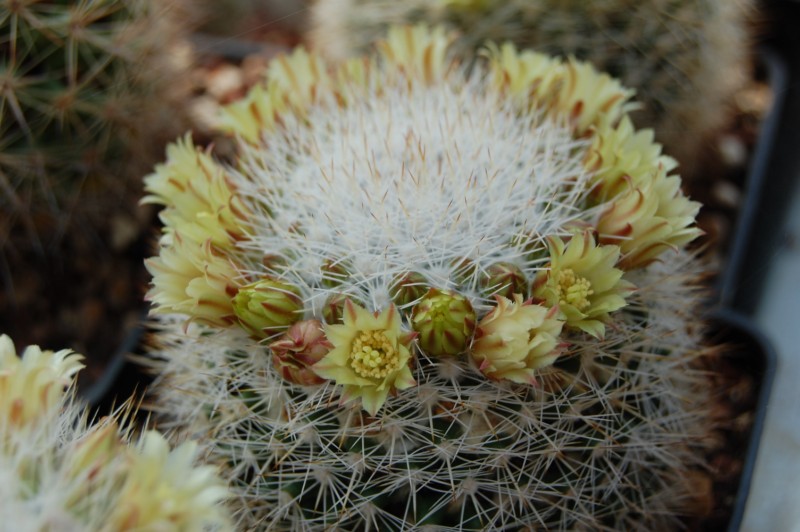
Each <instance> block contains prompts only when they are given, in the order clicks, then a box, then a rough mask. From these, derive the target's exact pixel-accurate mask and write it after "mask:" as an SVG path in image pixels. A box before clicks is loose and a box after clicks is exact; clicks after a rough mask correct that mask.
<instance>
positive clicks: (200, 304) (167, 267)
mask: <svg viewBox="0 0 800 532" xmlns="http://www.w3.org/2000/svg"><path fill="white" fill-rule="evenodd" d="M145 265H146V267H147V270H148V271H149V272H150V274H151V275H152V276H153V286H152V288H151V289H150V291H149V292H148V293H147V299H148V300H150V301H151V302H152V303H153V305H154V307H153V313H154V314H169V313H176V314H185V315H187V316H190V317H191V318H192V319H193V320H197V321H200V322H204V323H209V324H212V325H216V326H218V327H227V326H229V325H231V324H233V323H235V322H236V318H235V316H234V311H233V304H232V302H231V298H232V297H233V296H234V295H236V291H237V286H236V283H235V282H234V279H235V278H236V277H237V276H238V272H237V270H236V267H235V266H234V265H233V263H232V262H231V261H230V260H229V259H228V258H227V257H226V256H225V255H224V254H222V253H220V252H219V251H218V250H216V249H215V248H214V246H213V245H212V243H211V241H210V240H206V241H205V242H195V241H194V240H191V239H184V238H183V237H182V236H181V234H180V233H175V234H174V235H172V244H171V245H166V246H162V247H161V252H160V254H159V256H158V257H153V258H150V259H148V260H147V261H145Z"/></svg>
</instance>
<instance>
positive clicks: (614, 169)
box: [146, 26, 700, 530]
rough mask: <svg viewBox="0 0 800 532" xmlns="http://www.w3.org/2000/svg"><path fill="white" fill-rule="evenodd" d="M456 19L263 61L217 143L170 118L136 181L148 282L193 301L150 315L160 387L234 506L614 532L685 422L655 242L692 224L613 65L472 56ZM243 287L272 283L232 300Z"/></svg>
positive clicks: (666, 489)
mask: <svg viewBox="0 0 800 532" xmlns="http://www.w3.org/2000/svg"><path fill="white" fill-rule="evenodd" d="M451 42H452V41H451V39H450V38H449V37H448V36H447V35H446V34H445V33H444V31H443V30H441V29H433V30H431V29H428V28H426V27H422V26H418V27H398V28H394V29H392V30H391V31H390V33H389V36H388V38H387V40H386V41H385V42H383V43H382V44H381V46H380V52H379V54H378V56H377V57H374V58H368V59H363V60H352V61H349V62H347V63H345V64H343V65H341V66H340V67H337V68H329V67H328V66H327V65H326V64H325V63H324V62H323V61H322V60H321V59H320V58H319V57H318V56H317V55H315V54H309V53H307V52H305V51H304V50H298V51H295V52H294V53H293V54H291V55H290V56H286V57H282V58H279V59H277V60H276V61H275V62H274V63H273V64H272V65H271V68H270V70H269V73H268V78H267V80H266V82H265V83H264V84H263V85H261V86H258V87H256V88H255V89H253V91H252V92H251V93H250V94H249V95H248V96H247V97H246V98H245V99H244V100H243V101H241V102H238V103H235V104H233V105H231V106H230V107H229V108H227V110H226V123H227V125H228V127H229V129H230V131H231V133H232V134H234V135H235V137H236V140H237V144H238V146H239V148H240V153H239V160H238V162H237V164H236V165H235V166H224V165H222V164H220V163H217V162H215V161H213V159H211V158H209V157H208V155H207V154H206V153H203V152H202V151H200V150H198V149H197V148H195V147H194V146H192V145H191V143H190V142H189V141H188V140H186V141H183V142H181V143H179V144H177V145H175V146H173V148H172V149H171V152H170V156H169V158H168V161H167V162H166V163H165V164H164V165H161V166H159V167H157V169H156V172H155V173H153V174H152V175H151V176H149V177H148V179H147V185H146V186H147V189H148V191H149V192H150V196H148V197H147V199H146V201H151V202H157V203H161V204H163V205H165V210H164V211H163V215H162V219H163V220H164V221H165V228H164V235H163V238H162V241H161V253H160V255H159V256H158V257H155V258H153V259H151V260H150V261H149V262H148V266H149V268H150V270H151V272H152V273H153V276H154V279H153V288H152V289H151V291H150V294H149V297H150V298H151V300H152V301H153V302H154V303H155V308H154V312H155V313H157V314H165V315H168V314H183V315H185V316H186V317H188V319H189V321H190V322H191V323H190V324H188V325H184V328H183V329H181V328H179V327H178V328H176V327H174V326H173V325H174V324H177V323H178V322H177V321H175V320H174V319H172V318H165V330H164V331H163V333H162V334H161V335H160V340H161V346H160V348H159V349H158V350H157V354H158V356H160V357H162V358H163V359H164V360H165V367H164V376H163V377H162V378H163V379H164V380H165V386H163V387H162V388H161V391H160V392H159V393H160V395H161V397H162V400H163V401H164V403H163V404H164V405H165V408H166V409H168V410H169V411H170V412H172V413H174V414H175V418H174V420H173V423H174V424H175V427H176V428H180V429H182V430H186V431H189V432H190V433H193V434H202V435H203V436H204V438H205V443H206V444H207V445H208V450H209V452H210V453H211V454H212V455H215V456H218V457H221V458H224V460H226V461H227V462H228V463H229V465H230V467H231V474H232V478H233V481H232V482H233V486H234V489H235V490H236V491H237V492H238V493H239V494H240V496H241V501H240V503H241V504H240V506H238V507H237V508H236V511H237V513H238V515H239V517H240V518H241V519H242V521H243V523H245V524H246V525H247V526H262V527H263V526H271V527H273V528H275V529H292V530H300V529H305V528H311V529H324V528H326V527H327V528H330V527H334V528H339V529H361V528H365V527H366V528H371V527H388V528H389V529H391V530H395V529H398V530H399V529H405V528H408V527H409V526H423V525H430V526H433V527H441V529H443V530H451V529H459V530H462V529H463V530H472V529H484V528H486V527H488V528H496V529H502V528H505V527H512V528H513V527H522V526H543V527H548V526H561V527H562V528H571V527H574V526H576V525H578V524H581V525H586V526H589V527H591V526H593V525H594V526H597V527H614V526H622V525H623V524H625V523H627V522H629V521H630V520H631V519H633V518H634V517H632V512H636V510H632V509H633V508H639V509H641V511H640V512H637V513H641V515H643V516H645V517H644V519H645V520H647V519H654V518H656V517H659V518H660V517H663V515H662V514H666V513H667V512H668V511H670V510H672V509H674V507H675V506H676V505H678V504H679V502H680V500H681V497H682V496H683V495H684V494H685V492H684V491H682V489H683V488H681V485H680V483H679V482H677V480H676V479H677V477H679V473H680V470H681V467H680V466H679V465H678V463H679V462H680V460H681V459H683V458H685V457H687V456H689V450H688V447H687V446H686V445H674V447H669V445H673V444H675V443H678V442H681V443H684V444H685V442H686V440H687V438H688V437H689V436H690V435H692V434H694V431H695V429H696V427H695V426H694V425H693V423H694V421H696V420H695V418H694V417H692V416H691V415H687V416H685V418H684V417H682V416H683V414H684V408H685V407H686V404H685V403H682V402H681V401H680V400H677V399H676V400H673V398H674V397H675V396H680V397H682V398H683V397H684V394H687V393H694V392H696V389H695V388H696V387H697V385H698V381H699V379H698V376H697V375H696V374H695V373H694V372H693V371H691V369H690V368H689V366H688V363H689V361H690V359H691V358H692V357H693V356H696V353H695V352H694V351H692V350H687V349H686V345H684V344H683V343H680V345H677V344H675V343H673V342H671V341H668V340H664V339H663V335H664V331H665V328H664V326H663V325H662V324H661V318H662V317H664V316H672V315H675V314H678V315H680V316H683V314H681V312H680V311H679V310H678V309H679V308H680V306H679V305H674V306H671V305H670V303H669V302H670V301H673V300H672V299H668V300H667V301H666V302H659V303H656V302H655V300H653V301H651V298H652V297H653V295H652V294H653V291H659V290H663V289H664V288H665V287H666V286H667V285H669V284H670V283H667V282H666V281H665V280H666V279H667V278H671V277H672V278H674V279H676V281H675V282H674V283H672V285H677V287H676V286H672V285H670V287H671V288H672V289H673V291H674V293H675V294H679V293H686V292H690V291H691V289H690V287H688V286H684V285H685V284H686V280H685V278H684V277H683V276H682V275H681V274H677V273H675V271H670V270H664V269H663V268H662V266H661V265H660V264H659V263H657V262H656V259H657V258H658V257H659V255H661V254H662V253H664V252H673V253H674V251H673V250H676V249H678V248H679V247H680V246H682V245H684V244H685V243H687V242H688V241H690V240H692V239H693V238H694V237H696V236H697V235H698V230H697V229H696V228H695V227H694V222H693V220H694V215H695V214H696V211H697V208H698V205H697V204H696V203H694V202H691V201H689V200H688V199H687V198H686V197H684V196H683V194H682V193H681V192H680V191H679V190H678V189H676V188H673V187H672V184H673V183H674V182H676V181H678V182H679V178H678V177H676V176H673V175H669V172H670V171H671V170H672V169H673V168H674V164H673V163H672V160H671V159H669V158H668V157H666V156H663V155H661V152H660V146H658V145H656V144H653V143H652V139H651V138H649V139H646V140H649V143H642V142H636V143H634V142H629V140H630V138H631V136H635V135H636V134H637V133H636V132H635V131H633V130H632V129H630V127H629V126H630V124H629V121H627V118H626V117H627V115H626V113H627V110H628V109H629V108H630V103H629V98H630V95H631V93H630V91H628V90H627V89H625V88H623V87H622V86H621V85H619V83H617V82H616V81H615V80H613V79H612V78H610V77H608V76H606V75H603V74H599V73H597V72H596V71H595V70H594V69H592V68H591V67H590V66H588V65H586V64H583V63H580V62H577V61H574V60H570V61H567V62H562V61H559V60H556V59H551V58H549V57H547V56H544V55H541V54H537V53H533V52H527V51H526V52H518V51H517V50H516V49H515V48H514V47H513V46H511V45H503V46H500V47H493V48H490V49H489V50H488V51H487V61H486V64H485V65H483V66H481V67H480V68H478V69H474V70H472V71H470V72H469V73H468V72H467V71H466V70H465V69H464V68H463V67H461V66H460V65H459V63H458V62H457V61H454V60H452V59H449V56H448V50H449V46H450V44H451ZM636 138H637V140H641V139H640V137H636ZM642 144H645V145H644V146H642ZM607 151H610V152H612V153H613V154H615V155H616V157H606V156H604V154H605V153H606V152H607ZM640 152H643V153H644V155H641V154H640ZM643 167H646V168H644V169H643ZM621 175H623V176H624V179H623V178H620V176H621ZM609 176H610V177H609ZM618 179H623V181H624V182H625V186H617V181H616V180H618ZM640 197H641V198H644V200H645V201H643V202H640V204H639V205H637V206H634V207H632V208H630V209H627V211H626V214H623V210H624V209H623V206H627V205H628V203H626V202H630V201H632V200H631V198H640ZM209 224H212V225H214V227H215V230H214V231H209V232H205V233H204V231H201V230H199V228H200V227H205V226H208V225H209ZM601 225H602V226H603V227H607V228H608V229H609V230H608V231H601V230H599V229H598V228H599V227H600V226H601ZM654 228H657V230H656V229H654ZM204 234H205V235H207V236H204ZM276 257H277V258H278V260H276ZM680 257H682V256H681V255H677V254H676V255H675V256H674V257H672V259H671V260H670V263H671V264H672V265H673V267H676V266H682V267H684V269H686V270H691V267H690V266H689V267H687V266H686V264H691V263H690V262H687V259H686V258H685V257H684V258H680ZM677 271H680V270H677ZM623 276H625V277H626V278H625V279H623ZM253 283H267V284H268V285H269V286H271V287H275V286H280V287H282V289H281V290H273V289H271V290H270V292H269V297H268V298H267V297H260V298H258V299H254V298H252V297H250V296H248V298H247V301H248V305H247V308H246V312H244V311H243V310H242V305H241V303H240V300H241V298H240V297H238V294H239V293H242V291H250V290H252V287H253V286H256V285H254V284H253ZM681 283H684V285H682V284H681ZM420 286H422V287H423V289H418V288H419V287H420ZM634 286H636V287H638V289H639V290H638V292H634V291H633V287H634ZM288 287H291V288H288ZM509 287H511V292H510V293H509V292H508V290H509ZM519 291H522V292H524V293H519ZM248 293H249V292H248ZM506 296H511V297H510V298H509V297H506ZM237 297H238V299H237ZM298 299H300V300H302V308H299V307H297V306H296V303H297V300H298ZM512 299H513V301H512ZM254 302H260V303H262V305H261V306H260V307H259V305H256V304H253V303H254ZM626 305H628V306H629V307H630V309H629V308H628V307H627V306H626ZM561 307H563V308H561ZM288 309H291V313H287V312H286V311H287V310H288ZM276 312H277V313H279V314H280V315H281V316H290V315H294V316H295V317H294V321H295V322H296V323H302V326H298V327H295V326H291V327H290V326H289V324H288V323H277V321H276V320H274V319H273V317H274V316H275V314H276ZM667 321H669V322H670V323H674V322H675V321H676V319H672V320H667ZM267 322H268V323H269V324H270V325H269V326H268V327H265V326H262V325H263V324H264V323H267ZM323 322H324V323H323ZM677 322H678V327H682V325H681V323H682V322H681V319H680V318H678V319H677ZM317 323H319V325H317V326H316V327H317V329H316V330H313V329H312V330H310V329H309V327H313V326H314V325H312V324H317ZM254 324H258V325H257V326H253V325H254ZM287 328H289V329H288V331H287ZM320 330H321V331H322V332H323V333H324V335H325V338H326V339H327V343H320V341H319V340H318V338H319V332H320ZM259 331H260V333H259ZM284 331H285V334H283V335H282V333H283V332H284ZM681 334H683V336H681V335H678V336H679V338H680V342H688V344H689V345H692V340H691V339H688V340H687V337H686V334H688V333H686V331H682V333H681ZM509 335H510V336H509ZM267 345H273V346H275V347H276V350H275V351H274V352H273V356H272V357H270V356H269V355H268V354H267V352H268V349H269V348H268V347H266V346H267ZM286 346H295V350H294V351H293V352H292V354H291V359H289V358H287V357H288V354H287V352H286ZM321 349H328V350H329V351H328V352H327V354H325V355H324V356H321V357H320V354H321V351H320V350H321ZM304 350H307V351H304ZM667 354H669V355H671V357H670V359H671V362H669V364H667V365H668V366H669V368H670V370H669V371H667V370H666V368H665V367H663V366H664V364H663V363H662V362H663V360H665V359H666V358H667V357H666V355H667ZM273 360H274V361H275V362H274V365H273V363H272V361H273ZM303 360H309V363H308V365H307V366H306V368H305V369H306V370H310V371H311V372H314V373H316V375H317V376H318V377H320V378H321V379H328V380H327V382H323V383H322V384H318V383H317V381H316V380H315V379H312V378H310V377H309V374H308V372H307V371H306V372H305V373H303V372H301V371H300V370H301V369H302V368H298V364H301V363H302V361H303ZM287 364H291V368H290V369H287V368H288V366H287ZM652 379H655V380H656V381H657V382H658V383H659V385H657V386H655V387H651V386H648V385H646V384H645V383H646V382H649V381H650V380H652ZM172 382H175V383H177V382H180V385H179V386H173V385H172V384H170V383H172ZM178 389H180V391H178ZM665 389H669V390H670V392H669V393H668V394H666V395H667V396H668V397H669V399H666V400H663V399H661V398H662V397H663V396H664V393H662V392H664V390H665ZM697 397H700V396H699V395H698V396H697ZM203 398H205V399H203ZM656 398H659V399H656ZM632 404H635V405H636V406H631V407H630V408H632V409H633V410H632V411H628V407H629V406H630V405H632ZM676 418H680V421H678V420H677V419H676ZM667 420H669V421H667ZM643 442H647V445H648V448H647V449H646V450H641V449H640V447H641V445H643ZM615 445H620V447H619V448H616V447H615ZM668 449H669V451H668ZM640 451H641V453H642V454H641V456H639V457H636V456H638V455H636V453H638V452H640ZM635 455H636V456H635ZM650 460H653V461H654V462H656V463H657V464H658V465H657V466H654V467H649V466H648V465H647V464H649V463H650V462H649V461H650ZM602 461H608V462H609V463H613V464H614V467H612V468H609V470H606V469H605V468H601V467H600V466H599V465H598V464H599V463H600V462H602ZM651 465H652V464H651ZM620 468H622V469H624V470H625V471H622V470H621V469H620ZM623 474H624V475H626V476H627V477H629V479H630V482H628V481H626V482H619V480H617V481H613V480H612V479H613V478H615V477H614V476H615V475H623ZM617 478H618V477H617ZM673 480H674V482H673ZM645 485H646V486H647V487H648V489H652V490H653V493H654V496H653V500H650V499H649V498H648V499H647V500H646V501H640V500H638V498H639V496H640V495H641V494H640V493H639V491H637V489H638V488H632V486H639V487H642V486H645ZM633 501H636V504H635V505H634V504H633ZM628 505H631V506H630V508H629V507H628Z"/></svg>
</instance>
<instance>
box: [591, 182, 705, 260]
mask: <svg viewBox="0 0 800 532" xmlns="http://www.w3.org/2000/svg"><path fill="white" fill-rule="evenodd" d="M680 184H681V181H680V178H679V177H678V176H667V175H665V169H663V168H662V169H661V170H660V171H659V172H658V173H657V174H656V175H654V176H652V177H651V178H650V179H647V180H644V181H643V182H642V183H639V184H638V185H636V186H633V185H631V184H629V188H628V190H627V191H626V192H625V193H623V194H621V195H620V196H618V197H616V198H614V199H613V200H611V201H609V202H608V204H607V205H606V208H605V209H604V211H603V213H602V214H601V215H600V218H599V220H598V222H597V232H598V234H599V236H600V241H601V242H603V243H605V244H614V245H617V246H619V247H620V249H621V250H622V258H621V259H620V261H619V266H620V267H622V268H624V269H626V270H631V269H634V268H639V267H642V266H646V265H648V264H650V263H651V262H653V261H654V260H656V259H657V258H658V257H659V255H661V253H663V252H664V251H665V250H668V249H678V248H679V247H681V246H684V245H685V244H688V243H689V242H691V241H692V240H694V239H695V238H697V237H698V236H700V235H701V234H703V232H702V231H701V230H700V229H699V228H697V226H696V225H695V217H696V216H697V212H698V211H699V210H700V204H699V203H697V202H696V201H691V200H689V198H687V197H686V196H684V195H683V193H682V192H681V189H680Z"/></svg>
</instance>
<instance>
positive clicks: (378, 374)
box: [350, 331, 399, 379]
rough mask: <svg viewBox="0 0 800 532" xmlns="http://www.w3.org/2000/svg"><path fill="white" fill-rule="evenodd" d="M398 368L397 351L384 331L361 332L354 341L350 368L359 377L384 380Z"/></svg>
mask: <svg viewBox="0 0 800 532" xmlns="http://www.w3.org/2000/svg"><path fill="white" fill-rule="evenodd" d="M398 366H399V360H398V357H397V351H396V350H395V348H394V347H393V346H392V343H391V342H390V341H389V339H388V338H387V337H386V335H385V334H384V333H383V331H361V332H359V333H358V336H357V337H356V338H355V340H353V346H352V348H351V350H350V367H352V368H353V371H355V372H356V373H357V374H358V375H359V376H361V377H365V378H373V379H383V378H385V377H386V376H387V375H389V373H391V372H393V371H395V370H397V369H398Z"/></svg>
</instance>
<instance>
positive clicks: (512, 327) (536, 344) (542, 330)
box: [470, 294, 564, 384]
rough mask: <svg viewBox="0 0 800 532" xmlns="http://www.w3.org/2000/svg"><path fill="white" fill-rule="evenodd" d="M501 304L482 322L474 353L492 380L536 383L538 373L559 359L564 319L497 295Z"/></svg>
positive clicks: (551, 311) (519, 299)
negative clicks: (559, 343)
mask: <svg viewBox="0 0 800 532" xmlns="http://www.w3.org/2000/svg"><path fill="white" fill-rule="evenodd" d="M496 299H497V306H496V307H495V308H494V309H492V311H491V312H489V314H487V315H486V316H485V317H484V318H483V319H482V320H481V321H480V323H479V324H478V331H477V333H476V335H475V341H474V342H473V344H472V352H471V353H470V356H471V357H472V359H473V360H474V361H475V363H476V364H477V365H478V369H479V370H480V371H481V373H483V374H484V375H486V376H487V377H489V378H490V379H494V380H499V379H508V380H510V381H513V382H519V383H528V384H534V383H535V382H536V379H535V377H534V372H535V370H537V369H540V368H543V367H545V366H549V365H550V364H552V363H553V362H555V360H556V358H558V355H559V353H558V350H557V349H556V347H557V346H558V335H559V334H561V328H562V327H563V325H564V322H563V321H561V320H559V319H557V318H556V317H555V315H556V314H557V311H556V309H555V308H553V309H548V308H546V307H543V306H541V305H534V304H532V303H531V302H523V301H522V295H520V294H514V301H511V300H510V299H507V298H505V297H503V296H496Z"/></svg>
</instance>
